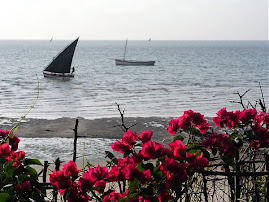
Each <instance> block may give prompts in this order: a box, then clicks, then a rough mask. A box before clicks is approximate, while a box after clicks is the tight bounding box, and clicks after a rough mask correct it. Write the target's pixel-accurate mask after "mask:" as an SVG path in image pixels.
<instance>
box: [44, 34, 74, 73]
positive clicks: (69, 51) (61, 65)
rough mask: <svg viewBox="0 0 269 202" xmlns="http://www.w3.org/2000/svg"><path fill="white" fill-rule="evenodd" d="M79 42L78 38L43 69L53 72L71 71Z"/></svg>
mask: <svg viewBox="0 0 269 202" xmlns="http://www.w3.org/2000/svg"><path fill="white" fill-rule="evenodd" d="M77 42H78V38H77V39H76V40H75V41H73V42H72V43H71V44H69V45H68V46H67V47H66V48H65V49H64V50H63V51H61V52H60V53H59V54H58V55H57V56H56V57H55V58H54V59H53V60H52V61H51V63H50V64H49V65H48V66H47V67H46V68H45V69H44V70H43V71H47V72H53V73H70V68H71V64H72V59H73V55H74V52H75V48H76V45H77Z"/></svg>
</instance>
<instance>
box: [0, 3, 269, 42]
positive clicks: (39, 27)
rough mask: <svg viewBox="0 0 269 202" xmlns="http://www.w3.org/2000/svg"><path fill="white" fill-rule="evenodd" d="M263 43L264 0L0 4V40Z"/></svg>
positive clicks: (266, 10)
mask: <svg viewBox="0 0 269 202" xmlns="http://www.w3.org/2000/svg"><path fill="white" fill-rule="evenodd" d="M78 36H80V40H124V39H125V38H128V39H131V40H145V39H149V38H152V39H154V40H268V0H9V1H7V0H0V39H50V38H52V37H53V38H54V39H59V40H62V39H63V40H64V39H74V38H76V37H78Z"/></svg>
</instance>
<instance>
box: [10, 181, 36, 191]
mask: <svg viewBox="0 0 269 202" xmlns="http://www.w3.org/2000/svg"><path fill="white" fill-rule="evenodd" d="M31 188H32V185H31V183H30V182H29V181H25V182H22V183H21V184H17V185H15V186H14V190H15V191H17V190H19V189H20V190H21V191H23V192H29V191H30V190H31Z"/></svg>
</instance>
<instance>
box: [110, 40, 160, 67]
mask: <svg viewBox="0 0 269 202" xmlns="http://www.w3.org/2000/svg"><path fill="white" fill-rule="evenodd" d="M127 40H128V39H126V42H125V49H124V56H123V59H115V62H116V66H120V65H121V66H154V64H155V61H138V60H125V54H126V48H127Z"/></svg>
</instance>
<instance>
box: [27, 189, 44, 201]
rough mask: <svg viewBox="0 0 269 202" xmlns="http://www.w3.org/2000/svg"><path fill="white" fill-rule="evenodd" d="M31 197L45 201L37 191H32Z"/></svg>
mask: <svg viewBox="0 0 269 202" xmlns="http://www.w3.org/2000/svg"><path fill="white" fill-rule="evenodd" d="M30 198H32V199H34V201H40V202H43V201H44V199H43V198H42V197H41V196H40V194H39V193H37V192H36V191H32V193H31V197H30Z"/></svg>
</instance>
